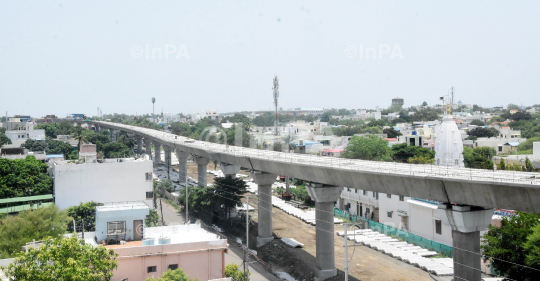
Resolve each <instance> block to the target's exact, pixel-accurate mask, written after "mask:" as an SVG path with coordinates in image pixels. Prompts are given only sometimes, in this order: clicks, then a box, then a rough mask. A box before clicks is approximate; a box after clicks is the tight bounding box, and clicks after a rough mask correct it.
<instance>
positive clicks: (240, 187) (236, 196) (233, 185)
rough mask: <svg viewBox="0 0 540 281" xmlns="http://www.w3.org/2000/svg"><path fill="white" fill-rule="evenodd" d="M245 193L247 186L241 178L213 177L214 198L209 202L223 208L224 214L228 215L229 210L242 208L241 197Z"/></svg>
mask: <svg viewBox="0 0 540 281" xmlns="http://www.w3.org/2000/svg"><path fill="white" fill-rule="evenodd" d="M246 192H247V184H246V182H245V181H244V180H243V179H241V178H236V177H234V178H233V177H231V176H226V177H215V178H214V187H213V193H214V194H215V195H216V196H214V197H213V198H212V199H211V201H212V202H213V205H214V206H224V207H225V209H226V210H225V211H226V213H227V214H229V215H230V209H231V208H234V207H240V206H242V197H243V196H244V193H246ZM229 215H228V217H229Z"/></svg>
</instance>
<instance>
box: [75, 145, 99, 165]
mask: <svg viewBox="0 0 540 281" xmlns="http://www.w3.org/2000/svg"><path fill="white" fill-rule="evenodd" d="M79 159H83V160H84V162H86V163H95V162H97V152H96V145H95V144H91V143H84V144H81V148H80V151H79Z"/></svg>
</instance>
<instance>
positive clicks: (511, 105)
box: [506, 103, 519, 110]
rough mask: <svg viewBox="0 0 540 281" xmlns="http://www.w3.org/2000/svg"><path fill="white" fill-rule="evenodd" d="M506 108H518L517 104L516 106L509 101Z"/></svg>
mask: <svg viewBox="0 0 540 281" xmlns="http://www.w3.org/2000/svg"><path fill="white" fill-rule="evenodd" d="M506 108H507V109H508V110H510V109H519V106H518V105H517V104H513V103H511V104H509V105H508V106H507V107H506Z"/></svg>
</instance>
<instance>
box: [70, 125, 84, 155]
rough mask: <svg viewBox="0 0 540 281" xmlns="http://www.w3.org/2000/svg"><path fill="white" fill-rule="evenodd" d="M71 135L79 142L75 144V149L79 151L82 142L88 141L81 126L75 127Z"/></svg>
mask: <svg viewBox="0 0 540 281" xmlns="http://www.w3.org/2000/svg"><path fill="white" fill-rule="evenodd" d="M72 137H73V139H74V140H77V141H78V142H79V143H78V144H77V150H78V151H79V152H81V144H82V143H83V142H88V140H87V139H86V136H85V135H84V130H83V128H81V127H76V128H75V132H74V133H73V134H72Z"/></svg>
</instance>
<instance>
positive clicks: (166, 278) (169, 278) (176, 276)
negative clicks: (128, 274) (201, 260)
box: [146, 268, 197, 281]
mask: <svg viewBox="0 0 540 281" xmlns="http://www.w3.org/2000/svg"><path fill="white" fill-rule="evenodd" d="M146 281H197V279H191V278H189V277H188V276H187V274H186V273H185V272H184V271H183V270H182V269H181V268H177V269H175V270H171V269H169V270H167V271H166V272H165V273H163V275H161V277H160V278H158V279H154V278H146Z"/></svg>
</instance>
